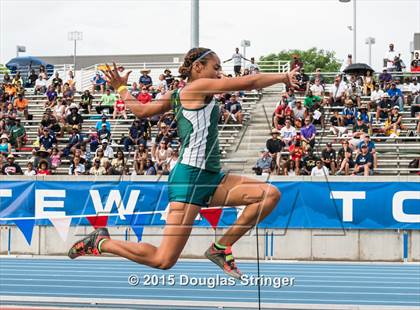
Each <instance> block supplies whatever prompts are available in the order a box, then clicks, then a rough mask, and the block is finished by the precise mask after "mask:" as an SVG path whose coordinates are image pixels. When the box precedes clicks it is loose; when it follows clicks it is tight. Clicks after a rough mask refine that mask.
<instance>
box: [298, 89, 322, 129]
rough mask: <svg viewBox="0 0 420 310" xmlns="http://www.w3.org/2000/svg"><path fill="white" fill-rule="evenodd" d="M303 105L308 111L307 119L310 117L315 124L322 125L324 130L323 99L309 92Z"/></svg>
mask: <svg viewBox="0 0 420 310" xmlns="http://www.w3.org/2000/svg"><path fill="white" fill-rule="evenodd" d="M303 104H304V106H305V108H306V111H307V116H306V117H308V116H310V117H311V118H312V119H313V122H314V124H321V127H322V128H324V127H325V126H324V115H323V112H324V109H323V106H322V104H323V101H322V99H321V97H319V96H314V95H313V94H312V91H311V90H309V91H308V94H307V96H306V97H305V101H304V103H303Z"/></svg>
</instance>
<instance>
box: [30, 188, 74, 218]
mask: <svg viewBox="0 0 420 310" xmlns="http://www.w3.org/2000/svg"><path fill="white" fill-rule="evenodd" d="M46 197H54V198H56V197H58V198H65V197H66V191H65V190H64V189H58V190H51V189H37V190H35V218H54V217H65V216H66V212H64V211H45V210H44V209H45V208H62V209H64V201H62V200H54V201H46V200H44V199H45V198H46Z"/></svg>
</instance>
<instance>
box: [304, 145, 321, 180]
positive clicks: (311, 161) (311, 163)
mask: <svg viewBox="0 0 420 310" xmlns="http://www.w3.org/2000/svg"><path fill="white" fill-rule="evenodd" d="M317 160H319V158H318V157H317V156H315V154H314V152H313V149H312V148H311V147H308V148H307V149H306V151H305V155H304V156H303V158H302V170H301V174H303V175H311V171H312V168H313V167H315V165H316V161H317Z"/></svg>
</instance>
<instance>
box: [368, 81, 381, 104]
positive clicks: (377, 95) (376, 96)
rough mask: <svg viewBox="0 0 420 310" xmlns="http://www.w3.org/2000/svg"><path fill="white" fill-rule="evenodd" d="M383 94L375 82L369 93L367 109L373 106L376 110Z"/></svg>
mask: <svg viewBox="0 0 420 310" xmlns="http://www.w3.org/2000/svg"><path fill="white" fill-rule="evenodd" d="M383 94H384V91H383V90H382V89H380V88H379V84H375V89H374V90H373V91H372V93H371V94H370V104H369V109H372V108H374V110H376V107H377V105H378V104H379V102H381V100H382V96H383Z"/></svg>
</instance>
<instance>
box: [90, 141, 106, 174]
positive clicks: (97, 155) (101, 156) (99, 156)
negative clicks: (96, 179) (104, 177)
mask: <svg viewBox="0 0 420 310" xmlns="http://www.w3.org/2000/svg"><path fill="white" fill-rule="evenodd" d="M96 160H99V161H100V163H101V167H103V168H104V169H105V171H107V167H108V165H107V164H108V163H109V159H108V157H106V156H105V153H104V150H103V148H102V146H100V147H98V148H97V149H96V152H95V157H94V158H93V162H95V161H96Z"/></svg>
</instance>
